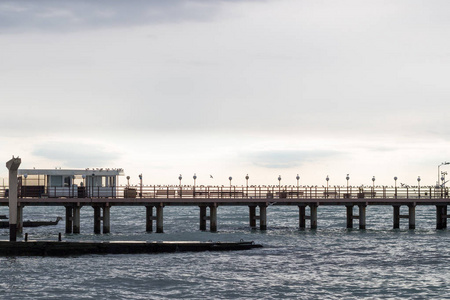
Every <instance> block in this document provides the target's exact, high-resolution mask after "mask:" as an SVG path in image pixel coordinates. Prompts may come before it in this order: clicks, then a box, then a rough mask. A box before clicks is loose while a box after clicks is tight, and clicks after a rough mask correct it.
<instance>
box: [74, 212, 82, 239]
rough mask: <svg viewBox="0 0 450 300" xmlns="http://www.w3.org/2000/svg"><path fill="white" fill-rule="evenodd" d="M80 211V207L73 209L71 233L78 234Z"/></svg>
mask: <svg viewBox="0 0 450 300" xmlns="http://www.w3.org/2000/svg"><path fill="white" fill-rule="evenodd" d="M80 210H81V207H80V206H75V207H74V208H73V233H80V214H81V212H80Z"/></svg>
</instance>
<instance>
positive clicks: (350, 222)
mask: <svg viewBox="0 0 450 300" xmlns="http://www.w3.org/2000/svg"><path fill="white" fill-rule="evenodd" d="M345 207H346V208H347V229H351V228H353V205H346V206H345Z"/></svg>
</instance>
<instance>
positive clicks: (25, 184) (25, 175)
mask: <svg viewBox="0 0 450 300" xmlns="http://www.w3.org/2000/svg"><path fill="white" fill-rule="evenodd" d="M27 177H28V174H23V178H25V180H24V185H23V186H24V189H23V192H24V194H25V195H22V197H26V196H27V195H26V194H27V191H26V189H27Z"/></svg>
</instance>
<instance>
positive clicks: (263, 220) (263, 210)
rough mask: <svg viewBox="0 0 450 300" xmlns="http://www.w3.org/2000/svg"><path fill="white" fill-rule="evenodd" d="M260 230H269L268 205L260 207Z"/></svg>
mask: <svg viewBox="0 0 450 300" xmlns="http://www.w3.org/2000/svg"><path fill="white" fill-rule="evenodd" d="M259 229H260V230H267V205H265V204H263V205H260V206H259Z"/></svg>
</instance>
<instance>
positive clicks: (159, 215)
mask: <svg viewBox="0 0 450 300" xmlns="http://www.w3.org/2000/svg"><path fill="white" fill-rule="evenodd" d="M163 208H164V206H163V205H162V203H161V204H160V205H158V206H157V207H156V233H163V232H164V230H163Z"/></svg>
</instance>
